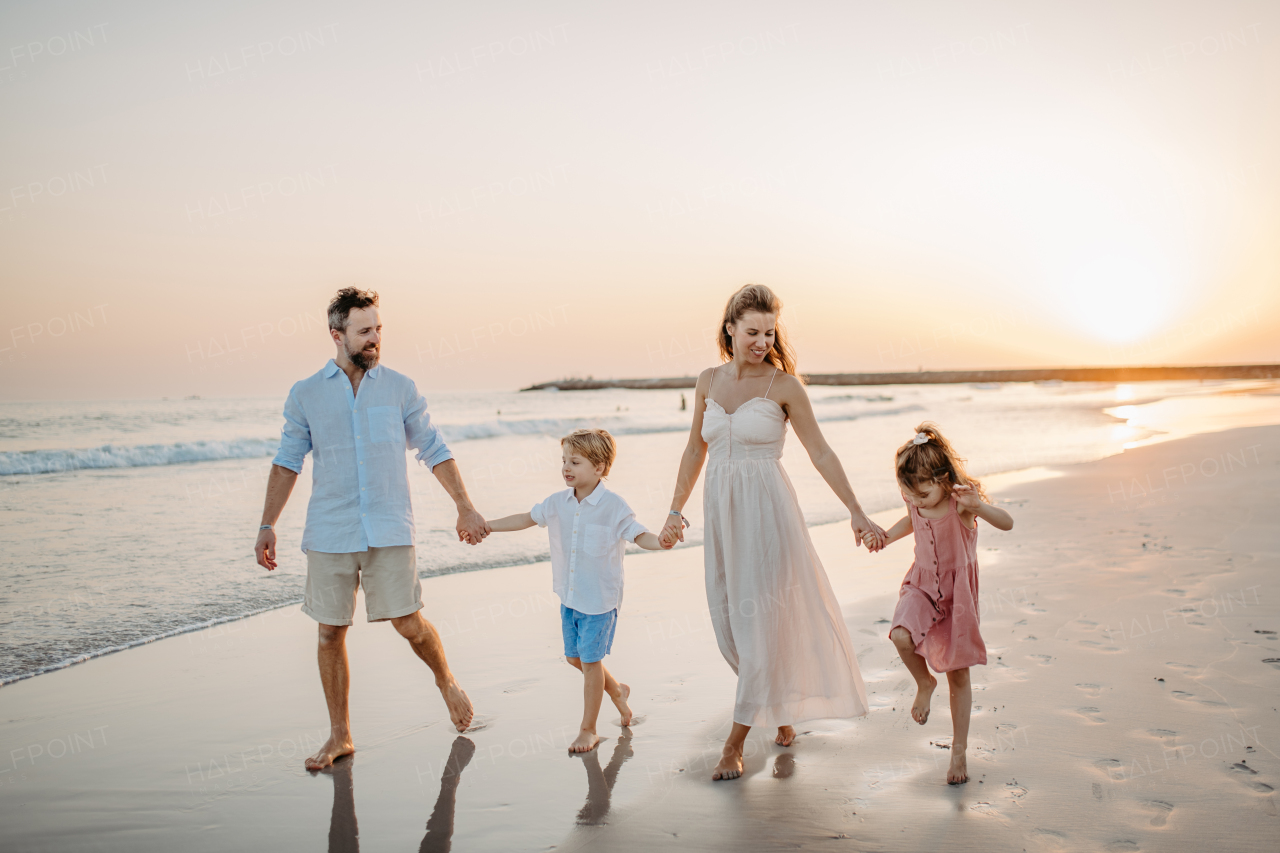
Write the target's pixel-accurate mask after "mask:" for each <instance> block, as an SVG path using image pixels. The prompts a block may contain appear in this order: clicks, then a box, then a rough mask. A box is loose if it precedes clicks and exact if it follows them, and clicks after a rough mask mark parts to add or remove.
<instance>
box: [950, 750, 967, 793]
mask: <svg viewBox="0 0 1280 853" xmlns="http://www.w3.org/2000/svg"><path fill="white" fill-rule="evenodd" d="M964 752H965V750H964V747H958V746H956V745H955V744H952V746H951V766H950V767H948V768H947V784H948V785H961V784H964V783H965V782H968V781H969V763H968V762H967V761H965V756H964Z"/></svg>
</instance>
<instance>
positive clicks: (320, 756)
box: [305, 735, 356, 770]
mask: <svg viewBox="0 0 1280 853" xmlns="http://www.w3.org/2000/svg"><path fill="white" fill-rule="evenodd" d="M355 751H356V747H355V744H353V743H352V742H351V737H350V735H348V736H347V737H338V736H337V735H330V736H329V739H328V740H327V741H325V742H324V746H322V747H320V751H319V752H317V753H316V754H315V755H313V756H311V757H310V758H308V759H307V760H306V762H305V764H306V766H307V769H308V770H323V769H324V768H326V767H332V766H333V762H334V760H335V759H338V758H341V757H342V756H344V755H351V754H353V753H354V752H355Z"/></svg>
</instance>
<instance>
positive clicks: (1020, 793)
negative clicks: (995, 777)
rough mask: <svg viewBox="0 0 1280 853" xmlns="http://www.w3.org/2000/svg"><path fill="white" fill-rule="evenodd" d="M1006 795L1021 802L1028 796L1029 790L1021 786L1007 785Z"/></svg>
mask: <svg viewBox="0 0 1280 853" xmlns="http://www.w3.org/2000/svg"><path fill="white" fill-rule="evenodd" d="M1005 793H1006V794H1008V795H1009V796H1010V797H1013V798H1014V799H1015V800H1021V799H1022V798H1023V797H1025V796H1026V795H1027V789H1026V788H1024V787H1022V786H1021V785H1010V784H1008V783H1006V784H1005Z"/></svg>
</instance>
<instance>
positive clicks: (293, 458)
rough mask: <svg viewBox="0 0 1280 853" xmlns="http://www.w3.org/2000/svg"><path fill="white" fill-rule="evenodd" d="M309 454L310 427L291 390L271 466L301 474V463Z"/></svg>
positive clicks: (285, 404)
mask: <svg viewBox="0 0 1280 853" xmlns="http://www.w3.org/2000/svg"><path fill="white" fill-rule="evenodd" d="M310 452H311V426H310V425H309V424H308V423H307V415H306V412H304V411H302V406H300V405H298V398H297V397H296V396H294V392H293V390H292V389H291V390H290V391H289V398H288V399H287V400H285V402H284V427H283V428H282V429H281V430H280V450H279V451H278V452H277V453H276V458H275V459H272V460H271V464H272V465H279V466H280V467H281V468H288V469H289V470H290V471H292V472H294V473H295V474H301V473H302V461H303V459H305V458H306V455H307V454H308V453H310Z"/></svg>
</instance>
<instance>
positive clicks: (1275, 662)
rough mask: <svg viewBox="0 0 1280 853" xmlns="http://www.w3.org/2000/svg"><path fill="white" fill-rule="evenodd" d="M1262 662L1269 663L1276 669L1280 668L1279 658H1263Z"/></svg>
mask: <svg viewBox="0 0 1280 853" xmlns="http://www.w3.org/2000/svg"><path fill="white" fill-rule="evenodd" d="M1262 662H1263V663H1266V664H1270V665H1271V666H1273V667H1275V668H1276V669H1280V658H1263V659H1262Z"/></svg>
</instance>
